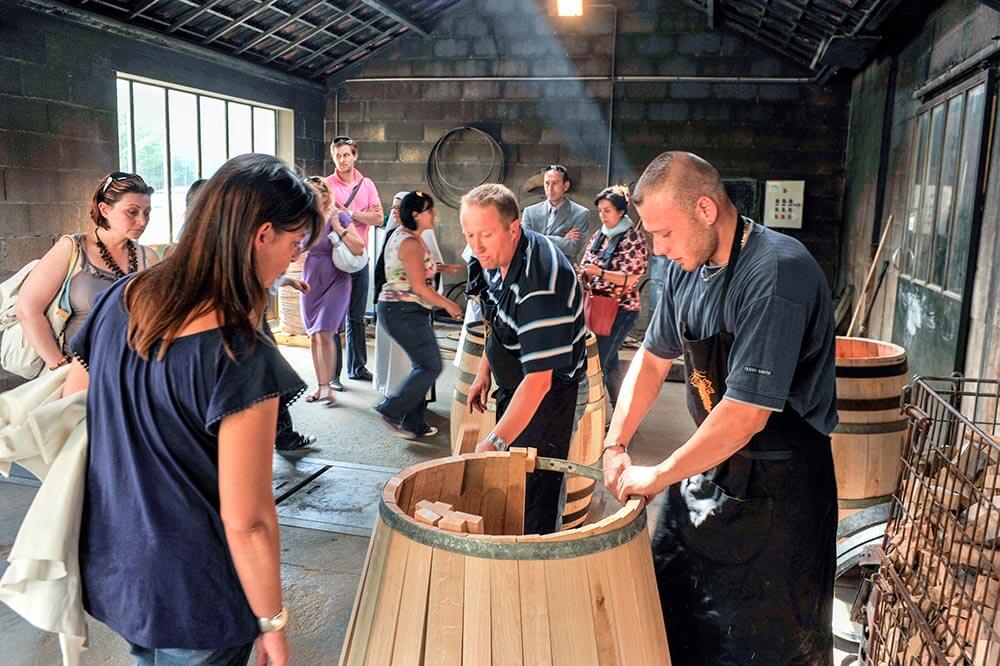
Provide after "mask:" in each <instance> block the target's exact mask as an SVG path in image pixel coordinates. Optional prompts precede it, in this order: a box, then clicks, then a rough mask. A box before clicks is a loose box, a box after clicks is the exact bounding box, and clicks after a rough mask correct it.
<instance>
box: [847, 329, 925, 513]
mask: <svg viewBox="0 0 1000 666" xmlns="http://www.w3.org/2000/svg"><path fill="white" fill-rule="evenodd" d="M836 344H837V416H838V417H839V423H838V424H837V427H836V428H835V429H834V431H833V434H832V440H833V442H832V443H833V463H834V468H835V471H836V474H837V499H838V503H839V505H840V517H841V518H844V517H846V516H848V515H850V514H851V513H854V512H855V511H858V510H860V509H863V508H867V507H869V506H873V505H875V504H879V503H881V502H887V501H889V499H890V496H891V495H892V492H893V491H894V490H895V489H896V484H897V482H898V480H899V475H900V472H901V470H902V464H903V463H902V459H901V456H902V453H903V442H904V439H905V438H906V424H907V421H906V417H904V416H903V414H902V413H901V411H900V394H901V393H902V390H903V386H905V385H906V382H907V372H908V370H907V363H906V350H905V349H903V348H902V347H900V346H899V345H894V344H892V343H890V342H882V341H880V340H869V339H866V338H847V337H838V338H837V343H836Z"/></svg>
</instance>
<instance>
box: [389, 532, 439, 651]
mask: <svg viewBox="0 0 1000 666" xmlns="http://www.w3.org/2000/svg"><path fill="white" fill-rule="evenodd" d="M407 545H408V550H409V552H408V553H407V556H406V574H405V576H404V577H403V591H402V595H401V597H400V601H399V619H398V621H397V626H396V640H395V641H394V643H393V648H392V663H393V666H408V665H411V664H412V665H413V666H419V664H420V663H421V659H423V656H424V626H425V623H426V617H425V616H426V614H427V588H428V585H429V583H430V573H431V554H432V550H431V547H430V546H425V545H423V544H419V543H417V542H415V541H410V542H409V543H408V544H407Z"/></svg>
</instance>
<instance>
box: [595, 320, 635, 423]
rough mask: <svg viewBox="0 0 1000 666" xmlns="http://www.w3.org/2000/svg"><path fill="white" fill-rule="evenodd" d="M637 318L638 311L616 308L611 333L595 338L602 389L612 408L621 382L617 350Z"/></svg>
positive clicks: (616, 400) (616, 399)
mask: <svg viewBox="0 0 1000 666" xmlns="http://www.w3.org/2000/svg"><path fill="white" fill-rule="evenodd" d="M638 318H639V311H638V310H625V309H624V308H618V314H617V315H615V323H614V324H612V325H611V332H610V333H608V334H607V335H599V336H597V353H598V355H599V356H600V357H601V370H602V371H603V372H604V387H605V388H606V389H607V391H608V397H610V398H611V405H612V406H614V404H615V403H617V402H618V389H619V388H620V387H621V382H622V377H621V370H619V369H618V350H619V349H621V348H622V343H623V342H625V336H626V335H628V333H629V331H631V330H632V327H633V326H635V322H636V320H637V319H638Z"/></svg>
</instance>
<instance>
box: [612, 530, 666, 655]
mask: <svg viewBox="0 0 1000 666" xmlns="http://www.w3.org/2000/svg"><path fill="white" fill-rule="evenodd" d="M622 549H623V550H624V552H623V553H622V557H621V560H622V563H623V564H624V567H625V568H624V570H623V571H622V578H623V579H624V580H628V581H632V586H633V587H634V588H635V599H636V601H635V603H636V606H635V607H636V609H637V610H638V612H637V617H636V620H635V622H636V625H637V627H638V630H639V635H640V636H642V637H643V640H642V641H641V642H642V645H641V646H637V647H638V651H639V652H638V653H639V655H641V658H642V661H636V662H635V663H636V664H637V666H638V665H639V664H647V665H648V666H658V665H662V666H670V651H669V650H668V649H667V638H666V630H665V629H664V627H663V611H662V610H661V608H660V596H659V592H658V591H657V587H656V576H655V574H654V573H653V556H652V547H651V545H650V543H649V532H647V531H645V530H643V531H641V532H639V534H637V535H636V537H635V539H633V540H632V541H630V542H629V543H628V544H627V546H624V547H623V548H622ZM615 550H619V549H615Z"/></svg>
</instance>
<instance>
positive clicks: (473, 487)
mask: <svg viewBox="0 0 1000 666" xmlns="http://www.w3.org/2000/svg"><path fill="white" fill-rule="evenodd" d="M536 462H537V465H538V468H544V469H553V470H556V471H563V472H567V473H568V474H572V473H574V470H575V471H578V472H580V473H586V474H589V475H591V478H593V479H597V478H599V477H600V472H599V471H597V470H593V469H587V468H581V467H580V466H577V465H574V464H572V463H567V462H565V461H561V460H554V459H548V458H538V459H537V460H536V459H535V457H534V451H533V450H526V449H513V450H511V451H510V452H504V453H483V454H472V455H463V456H453V457H451V458H444V459H440V460H434V461H430V462H427V463H422V464H420V465H416V466H415V467H411V468H409V469H406V470H403V471H402V472H400V473H399V474H398V475H396V476H395V477H393V478H392V479H391V480H390V481H389V482H388V483H387V484H386V486H385V490H384V492H383V495H382V500H381V502H380V505H379V516H378V518H377V519H376V522H375V530H374V532H373V535H372V539H371V542H370V544H369V547H368V557H367V559H366V561H365V568H364V571H363V573H362V577H361V581H360V584H359V589H358V594H357V597H356V598H355V602H354V610H353V612H352V614H351V620H350V623H349V625H348V627H347V633H346V636H345V639H344V647H343V651H342V652H341V656H340V664H341V666H354V665H361V664H371V665H375V666H380V665H383V664H384V665H388V664H441V665H447V664H467V665H473V664H474V665H476V666H490V664H494V665H497V666H508V665H519V664H525V665H532V666H533V665H534V664H542V663H549V664H567V665H573V666H583V665H594V666H597V665H598V664H600V665H601V666H605V665H607V666H610V665H615V664H622V665H624V664H629V665H636V666H644V665H647V664H648V665H649V666H653V665H656V666H660V665H662V664H669V663H670V654H669V652H668V648H667V637H666V632H665V630H664V626H663V615H662V612H661V610H660V602H659V596H658V594H657V590H656V580H655V577H654V573H653V561H652V553H651V549H650V540H649V534H648V532H647V530H646V512H645V511H644V506H643V502H642V500H641V499H639V498H633V499H630V500H629V501H628V503H627V504H626V505H625V506H624V507H622V508H621V509H620V510H619V511H618V512H617V513H615V514H613V515H611V516H609V517H608V518H606V519H604V520H602V521H600V522H598V523H594V524H593V525H588V526H586V527H583V528H579V529H574V530H569V531H565V532H557V533H554V534H548V535H544V536H541V535H537V534H536V535H521V534H520V532H521V529H520V528H521V525H522V522H521V521H522V519H523V511H524V481H525V474H526V472H528V471H529V470H530V469H532V466H533V465H534V464H535V463H536ZM420 500H427V501H431V502H445V503H447V504H449V505H451V506H453V507H454V508H455V509H456V510H459V511H464V512H467V513H470V514H473V513H474V514H476V515H477V516H481V517H482V519H483V521H484V523H485V527H486V529H485V533H484V534H465V533H454V532H450V531H446V530H444V529H441V528H439V527H435V526H432V525H430V524H427V523H425V522H420V521H418V520H416V519H414V517H413V516H414V514H415V513H417V512H418V509H417V503H418V501H420ZM421 520H426V518H425V516H424V515H421Z"/></svg>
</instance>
